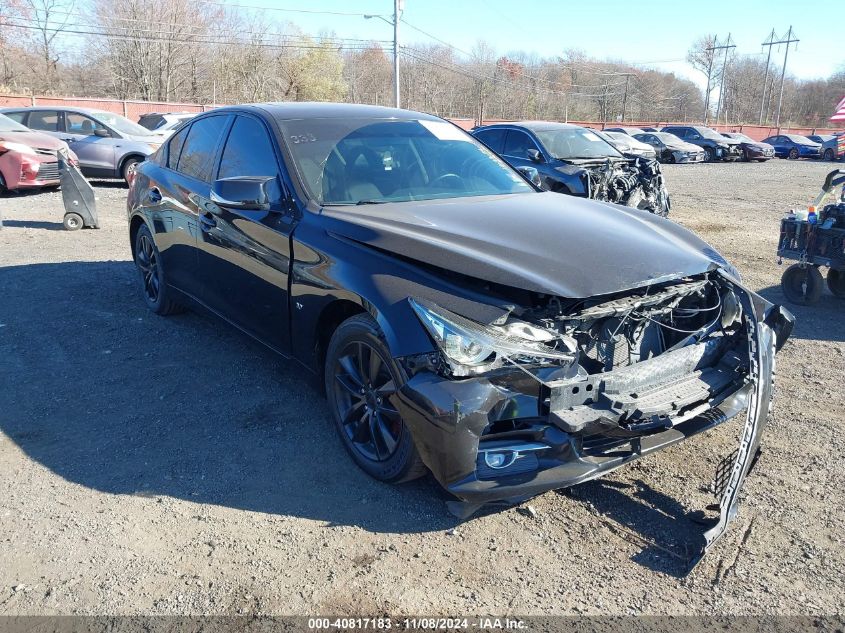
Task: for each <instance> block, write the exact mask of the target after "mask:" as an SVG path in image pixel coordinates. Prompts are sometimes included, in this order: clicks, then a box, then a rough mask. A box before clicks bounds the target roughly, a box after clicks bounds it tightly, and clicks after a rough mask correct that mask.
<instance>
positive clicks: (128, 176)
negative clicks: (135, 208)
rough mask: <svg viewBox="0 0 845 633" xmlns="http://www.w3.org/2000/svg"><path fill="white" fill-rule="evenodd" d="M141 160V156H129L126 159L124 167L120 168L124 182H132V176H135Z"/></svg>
mask: <svg viewBox="0 0 845 633" xmlns="http://www.w3.org/2000/svg"><path fill="white" fill-rule="evenodd" d="M140 162H141V159H140V158H137V157H133V158H127V159H126V161H125V162H124V163H123V167H122V168H121V170H120V175H121V176H123V180H124V182H126V184H127V185H128V184H131V182H132V178H133V177H134V176H135V169H137V167H138V163H140Z"/></svg>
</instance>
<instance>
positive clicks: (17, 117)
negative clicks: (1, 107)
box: [3, 112, 26, 124]
mask: <svg viewBox="0 0 845 633" xmlns="http://www.w3.org/2000/svg"><path fill="white" fill-rule="evenodd" d="M3 114H5V115H6V116H7V117H9V118H10V119H12V121H14V122H15V123H20V124H23V120H24V118H25V117H26V112H4V113H3Z"/></svg>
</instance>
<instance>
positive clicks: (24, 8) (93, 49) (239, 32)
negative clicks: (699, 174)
mask: <svg viewBox="0 0 845 633" xmlns="http://www.w3.org/2000/svg"><path fill="white" fill-rule="evenodd" d="M405 32H406V33H407V32H408V29H407V28H406V29H405ZM408 39H410V38H408ZM707 42H708V40H707V38H702V40H700V41H699V42H696V43H695V44H694V45H693V47H692V48H691V50H690V53H689V56H688V59H689V61H690V63H691V64H692V66H693V67H694V68H699V69H701V68H702V63H703V62H702V55H704V61H705V62H706V55H707V54H708V52H707V50H706V48H707ZM391 47H392V43H391V42H389V41H365V40H356V39H352V38H344V37H339V36H337V35H336V34H335V33H329V32H326V33H320V34H319V35H316V36H315V35H308V34H305V33H303V32H302V31H301V30H300V29H299V28H297V26H296V25H295V24H293V23H291V22H280V21H277V20H272V19H268V16H267V14H265V13H262V12H254V11H253V12H248V11H244V10H243V9H242V8H234V7H226V6H225V5H223V4H221V3H205V2H198V1H196V0H121V2H117V3H116V2H112V1H111V0H90V1H88V2H86V3H85V4H84V6H83V5H79V4H78V2H77V0H0V92H8V93H32V94H48V95H49V94H54V95H73V96H90V97H113V98H118V99H142V100H148V101H171V102H191V103H243V102H260V101H313V100H318V101H319V100H332V101H349V102H356V103H372V104H381V105H392V103H393V102H392V94H393V91H392V81H393V71H392V61H391V55H392V50H391ZM711 53H712V51H711ZM400 57H401V61H400V63H401V72H400V82H401V84H400V85H401V93H402V106H403V107H406V108H410V109H415V110H422V111H426V112H431V113H434V114H437V115H440V116H447V117H466V118H472V119H476V120H480V119H482V118H484V119H551V120H590V121H609V122H616V121H623V120H624V121H635V120H639V121H700V120H702V119H703V116H704V109H705V96H706V95H705V94H704V93H705V91H702V90H701V89H700V88H699V87H698V85H696V84H695V83H694V82H692V81H690V80H689V79H686V78H683V77H679V76H677V75H675V74H674V73H670V72H665V71H662V70H654V69H650V68H648V67H646V66H640V65H636V64H630V63H626V62H625V61H612V60H598V59H594V58H591V57H589V56H587V55H585V54H584V53H583V52H580V51H577V50H565V51H563V52H562V53H561V55H559V56H555V57H540V56H537V55H535V54H531V53H524V52H515V53H507V54H506V55H504V54H502V53H500V52H498V51H497V50H496V49H495V48H494V47H493V46H492V45H490V44H489V43H486V42H483V41H480V42H478V43H477V44H476V45H475V46H474V47H473V49H472V50H470V51H461V50H459V49H457V48H455V47H453V46H450V45H448V44H447V43H445V42H444V43H437V44H431V43H412V42H410V41H404V42H403V45H402V46H401V48H400ZM764 65H765V62H763V61H761V60H759V59H756V58H754V57H747V56H746V57H742V56H738V55H733V56H732V57H731V56H729V58H728V63H727V64H725V66H724V67H725V69H726V72H725V81H724V82H721V81H719V80H720V73H721V72H722V67H721V66H720V65H718V64H716V71H715V72H714V73H712V77H711V79H712V80H713V81H712V82H711V88H714V87H715V86H717V85H722V83H723V85H724V91H723V95H722V99H721V102H720V103H719V106H720V107H719V118H720V121H723V122H729V123H756V122H757V121H758V119H759V117H760V112H761V109H762V110H763V111H764V113H765V115H766V116H767V117H769V118H770V117H771V113H772V111H773V110H772V109H773V107H774V105H773V103H772V102H773V101H776V97H777V95H776V94H775V93H776V92H777V93H778V94H779V90H780V85H779V79H780V72H779V70H778V69H777V67H776V64H771V65H770V67H769V68H768V70H766V69H765V68H764ZM764 76H765V77H767V79H766V80H765V81H764ZM773 81H774V82H776V83H777V85H776V86H775V87H773V85H772V82H773ZM764 85H766V91H767V95H768V97H766V98H764V95H763V86H764ZM843 93H845V67H843V68H842V69H840V70H839V72H837V73H836V74H835V75H834V76H832V77H830V78H828V79H826V80H799V79H796V78H794V77H791V76H789V75H788V74H787V76H786V80H785V81H784V98H783V111H782V115H781V122H782V124H784V125H812V126H823V125H824V124H825V122H826V119H827V117H828V116H830V109H831V107H832V106H833V104H834V103H835V102H836V101H837V99H838V98H840V97H841V95H842V94H843ZM715 110H716V107H715V105H714V104H713V103H711V104H710V111H711V113H710V119H711V120H712V119H713V115H714V114H715Z"/></svg>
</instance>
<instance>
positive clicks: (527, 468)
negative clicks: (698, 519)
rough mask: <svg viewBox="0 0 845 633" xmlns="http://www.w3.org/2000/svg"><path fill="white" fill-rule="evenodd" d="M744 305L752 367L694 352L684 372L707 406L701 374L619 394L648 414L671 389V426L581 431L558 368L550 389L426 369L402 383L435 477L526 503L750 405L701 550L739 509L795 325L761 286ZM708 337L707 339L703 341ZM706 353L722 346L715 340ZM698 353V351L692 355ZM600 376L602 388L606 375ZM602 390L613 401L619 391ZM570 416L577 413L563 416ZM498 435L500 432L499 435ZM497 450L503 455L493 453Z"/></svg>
mask: <svg viewBox="0 0 845 633" xmlns="http://www.w3.org/2000/svg"><path fill="white" fill-rule="evenodd" d="M744 304H745V305H743V308H744V311H745V314H747V315H755V316H754V318H749V319H747V323H748V327H747V328H746V331H747V336H748V345H747V353H748V357H747V358H746V359H743V360H744V362H745V366H747V367H748V371H747V372H746V373H742V374H739V373H737V374H735V375H733V376H725V375H722V376H717V375H715V374H714V373H713V372H712V371H710V369H707V368H705V369H706V371H703V369H702V368H704V365H705V364H706V363H705V361H704V360H701V359H699V360H698V361H696V360H695V359H692V360H687V365H686V366H685V369H684V371H686V372H687V373H688V375H689V376H698V378H699V380H700V381H701V382H704V383H706V384H705V385H704V386H706V387H707V388H709V389H710V392H711V393H710V397H709V398H708V400H707V402H706V403H704V404H703V405H702V404H701V403H700V402H699V404H697V405H694V406H693V405H689V406H687V405H686V404H684V403H687V402H692V401H693V400H696V399H697V398H698V399H700V396H701V394H698V395H696V394H695V393H694V392H695V389H696V388H698V387H701V386H702V385H696V384H695V383H694V380H693V378H690V380H689V382H688V384H686V385H679V386H677V388H675V389H674V390H672V389H665V390H663V391H660V390H655V393H654V394H653V397H652V399H651V401H649V398H648V395H649V394H647V393H646V394H644V396H643V398H642V399H641V400H640V401H639V402H637V403H630V402H622V401H621V400H622V399H617V400H618V401H617V402H615V406H624V407H634V408H636V407H639V408H640V409H641V410H642V412H643V415H644V416H645V417H646V418H647V417H648V416H647V411H648V407H649V406H651V405H654V406H655V407H659V406H660V402H659V400H660V399H661V398H664V400H665V398H667V397H668V398H669V399H671V400H673V405H674V403H677V404H678V407H679V408H678V411H677V415H673V416H672V417H671V419H666V420H664V422H665V425H664V427H663V428H657V429H655V428H652V429H650V430H649V431H648V432H642V433H640V432H632V431H631V430H629V429H622V428H620V427H619V426H618V425H615V426H614V425H613V424H608V426H607V430H606V432H598V433H597V432H596V431H595V424H594V423H593V426H592V427H587V428H588V429H592V430H588V432H585V431H584V430H583V429H582V430H578V427H577V424H575V423H574V422H573V421H572V420H573V418H572V410H573V409H572V407H570V408H568V409H567V412H566V413H565V414H562V413H560V412H558V411H556V410H555V408H556V407H565V405H566V404H567V403H566V402H564V401H563V400H561V397H560V395H559V393H558V390H557V388H556V387H555V386H554V385H555V384H556V383H555V382H554V380H553V377H550V379H551V382H548V381H547V382H546V384H547V385H550V386H551V389H546V387H543V386H541V385H540V384H539V383H538V382H537V381H536V380H535V379H534V378H532V377H530V376H528V375H526V374H525V373H523V372H521V371H519V370H517V369H514V368H511V369H510V370H504V371H500V372H498V373H494V374H491V375H486V376H479V377H474V378H469V379H463V380H450V379H446V378H443V377H441V376H439V375H436V374H434V373H431V372H429V371H422V372H420V373H417V374H416V375H414V376H413V377H412V378H411V379H410V380H409V381H408V382H407V383H406V385H405V386H404V387H403V388H402V390H401V391H400V392H399V394H398V395H397V400H396V404H397V406H398V407H399V409H400V411H401V413H402V416H403V419H404V420H405V421H406V423H407V424H408V426H409V428H410V430H411V432H412V434H413V435H414V439H415V441H416V444H417V448H418V449H419V451H420V455H421V457H422V459H423V461H424V462H425V463H426V465H427V466H428V467H429V468H430V469H431V471H432V473H433V474H434V476H435V478H436V479H437V480H438V481H439V482H440V483H441V485H443V486H444V487H445V488H446V489H447V490H448V491H449V492H451V493H452V494H454V495H455V496H457V497H458V498H459V499H461V500H462V501H464V502H465V503H466V504H468V505H475V506H476V507H477V506H478V505H481V504H485V503H490V502H497V501H505V502H519V501H522V500H524V499H527V498H529V497H532V496H534V495H537V494H540V493H543V492H546V491H548V490H553V489H557V488H565V487H569V486H572V485H575V484H578V483H582V482H585V481H589V480H591V479H595V478H597V477H600V476H602V475H604V474H606V473H608V472H610V471H612V470H614V469H616V468H619V467H620V466H622V465H624V464H626V463H629V462H631V461H633V460H635V459H638V458H640V457H642V456H644V455H648V454H650V453H653V452H656V451H658V450H660V449H662V448H665V447H667V446H670V445H672V444H675V443H678V442H680V441H682V440H684V439H686V438H687V437H690V436H692V435H695V434H697V433H701V432H703V431H705V430H708V429H710V428H713V427H714V426H717V425H719V424H721V423H723V422H725V421H727V420H729V419H730V418H732V417H734V416H736V415H737V414H738V413H740V412H741V411H742V409H744V408H745V409H747V411H748V415H747V417H746V421H745V425H744V428H743V432H742V442H741V445H740V447H739V449H738V451H737V457H736V461H735V463H734V465H733V468H732V470H731V475H730V477H729V479H728V482H727V484H726V485H725V489H724V494H723V496H722V498H721V501H720V508H721V512H720V516H719V520H718V523H716V524H715V525H714V526H713V528H711V529H710V530H708V531H707V532H706V534H705V535H704V539H705V540H704V542H703V543H702V547H701V550H700V552H699V553H698V555H697V558H700V556H701V555H703V554H704V552H705V551H706V550H707V548H709V547H710V546H711V545H712V544H713V543H714V542H715V541H716V540H718V538H719V537H720V536H722V534H724V532H725V530H726V527H727V525H728V523H729V522H730V521H731V520H732V519H733V518H734V516H735V515H736V509H737V501H738V497H739V490H740V488H741V486H742V483H743V481H744V479H745V476H746V475H747V473H748V470H749V469H750V466H751V463H752V460H753V458H754V456H755V455H756V453H757V451H758V449H759V445H760V437H761V434H762V432H763V430H764V428H765V425H766V421H767V416H768V412H769V405H770V401H771V397H772V378H773V373H774V356H775V352H776V349H779V347H780V345H782V343H783V341H785V340H786V338H787V337H788V336H789V333H790V331H791V329H792V322H793V319H792V316H791V315H790V314H789V312H788V311H786V310H784V309H783V308H781V307H779V306H774V305H772V304H769V303H768V302H766V301H765V300H764V299H763V298H761V297H759V296H757V295H753V294H752V293H746V294H745V298H744ZM702 345H704V346H705V347H706V346H707V345H706V344H699V346H695V347H700V346H702ZM711 347H712V346H711ZM688 349H689V348H682V349H681V350H679V351H681V352H683V351H684V350H688ZM702 353H710V354H713V353H716V352H714V351H713V350H712V349H711V350H710V351H709V352H706V351H702ZM691 354H693V355H694V352H689V353H687V356H689V355H691ZM659 358H661V357H657V358H656V359H659ZM656 359H654V360H656ZM646 362H648V361H644V362H643V363H640V364H641V365H642V364H644V363H646ZM720 362H721V361H720ZM690 363H691V364H690ZM636 367H637V366H636V365H634V366H632V367H630V368H625V369H629V370H636ZM617 371H618V370H617ZM707 372H710V373H707ZM614 373H616V372H608V374H605V376H609V375H610V374H614ZM592 378H593V377H591V379H592ZM563 382H565V381H563ZM587 382H589V381H586V382H585V383H584V384H587ZM568 384H570V385H571V384H574V383H571V382H570V383H568ZM579 384H580V383H579ZM593 384H594V387H593V388H594V389H596V390H597V391H598V383H596V382H595V381H594V382H593ZM602 395H603V396H605V395H606V396H607V398H608V399H609V400H613V397H612V394H609V395H608V394H604V393H603V394H602ZM649 402H650V403H651V405H650V404H649ZM569 404H571V403H569ZM663 404H664V406H665V403H663ZM575 408H576V409H577V407H575ZM628 410H631V409H628ZM594 413H595V412H594ZM561 415H563V416H564V417H566V418H567V420H568V422H562V421H561V419H559V418H560V417H561ZM593 417H594V418H595V417H596V416H595V414H594V415H593ZM503 421H504V422H505V423H506V426H507V425H508V424H510V425H511V426H512V427H513V430H512V431H506V432H504V433H502V432H497V433H492V434H491V429H497V424H499V425H500V424H501V423H502V422H503ZM593 422H595V421H593ZM498 430H499V431H501V429H498ZM491 438H495V441H493V442H490V441H489V440H490V439H491ZM490 455H494V456H495V457H496V459H495V460H491V459H489V456H490ZM503 464H504V465H503Z"/></svg>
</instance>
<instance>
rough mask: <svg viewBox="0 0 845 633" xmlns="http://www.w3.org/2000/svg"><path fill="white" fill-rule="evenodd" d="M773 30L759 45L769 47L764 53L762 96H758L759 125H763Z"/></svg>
mask: <svg viewBox="0 0 845 633" xmlns="http://www.w3.org/2000/svg"><path fill="white" fill-rule="evenodd" d="M775 37H777V36H776V35H775V30H774V29H772V32H771V33H770V34H769V38H768V39H767V40H766V41H765V42H763V43H762V44H761V46H768V47H769V54H768V55H766V74H765V76H764V77H763V96H762V97H760V125H763V112H764V111H765V109H766V87H767V86H768V84H769V64H770V63H771V61H772V46H774V45H775Z"/></svg>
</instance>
